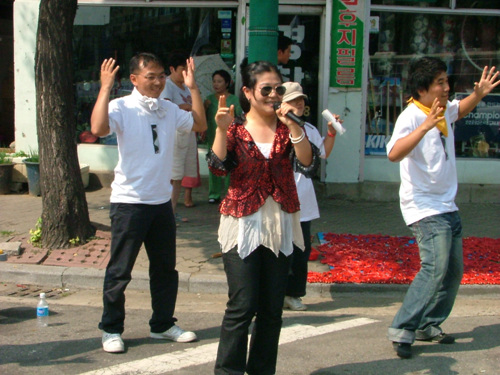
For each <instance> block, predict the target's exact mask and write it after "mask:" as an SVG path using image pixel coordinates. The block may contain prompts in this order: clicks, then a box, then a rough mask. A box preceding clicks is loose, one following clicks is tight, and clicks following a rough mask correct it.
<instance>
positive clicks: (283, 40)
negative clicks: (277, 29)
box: [278, 34, 293, 51]
mask: <svg viewBox="0 0 500 375" xmlns="http://www.w3.org/2000/svg"><path fill="white" fill-rule="evenodd" d="M292 44H293V40H291V39H290V38H289V37H287V36H284V35H283V34H279V35H278V50H279V51H286V50H287V48H288V46H290V45H292Z"/></svg>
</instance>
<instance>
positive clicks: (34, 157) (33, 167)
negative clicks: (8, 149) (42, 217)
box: [23, 150, 41, 196]
mask: <svg viewBox="0 0 500 375" xmlns="http://www.w3.org/2000/svg"><path fill="white" fill-rule="evenodd" d="M23 163H24V164H25V165H26V174H27V177H28V190H29V193H30V195H35V196H39V195H40V194H41V191H40V158H39V156H38V151H33V150H31V151H30V152H29V154H28V157H27V158H25V159H24V160H23Z"/></svg>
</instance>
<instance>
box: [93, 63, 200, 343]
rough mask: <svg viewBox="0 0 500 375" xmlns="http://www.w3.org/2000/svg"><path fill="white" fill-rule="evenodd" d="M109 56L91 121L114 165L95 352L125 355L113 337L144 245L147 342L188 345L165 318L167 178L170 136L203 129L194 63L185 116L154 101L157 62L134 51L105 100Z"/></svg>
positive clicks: (171, 248) (186, 336) (168, 304)
mask: <svg viewBox="0 0 500 375" xmlns="http://www.w3.org/2000/svg"><path fill="white" fill-rule="evenodd" d="M115 64H116V62H115V60H113V59H106V60H104V62H103V63H102V65H101V89H100V91H99V95H98V97H97V101H96V103H95V106H94V110H93V112H92V117H91V129H92V133H93V134H94V135H96V136H99V137H104V136H107V135H109V134H111V133H116V137H117V141H118V156H119V158H118V164H117V166H116V168H115V178H114V180H113V183H112V185H111V187H112V193H111V207H110V218H111V258H110V260H109V263H108V266H107V267H106V275H105V278H104V287H103V304H104V309H103V314H102V318H101V322H100V323H99V328H100V329H101V330H102V331H103V335H102V345H103V349H104V351H106V352H109V353H120V352H123V351H124V350H125V345H124V343H123V340H122V337H121V334H122V333H123V331H124V321H125V289H126V287H127V285H128V283H129V282H130V280H131V279H132V277H131V274H132V268H133V266H134V263H135V260H136V258H137V254H138V253H139V250H140V248H141V246H142V244H143V243H144V245H145V247H146V251H147V253H148V258H149V262H150V269H149V276H150V289H151V300H152V308H153V315H152V317H151V320H150V321H149V325H150V329H151V333H150V335H151V337H152V338H155V339H166V340H171V341H176V342H190V341H194V340H196V334H195V333H194V332H189V331H184V330H182V329H181V328H180V327H178V326H177V325H175V322H176V320H177V319H176V318H175V317H174V316H173V314H174V310H175V303H176V299H177V289H178V284H179V276H178V273H177V271H176V269H175V265H176V254H175V251H176V249H175V236H176V226H175V219H174V215H173V211H172V202H171V199H170V198H171V192H172V187H171V184H170V175H171V171H172V160H173V156H174V155H173V153H174V136H175V132H176V131H179V132H185V133H190V132H192V131H204V130H206V128H207V126H206V120H205V112H204V108H203V101H202V98H201V95H200V92H199V90H198V87H197V86H196V82H195V81H194V62H193V60H192V59H190V60H188V61H187V71H186V72H185V81H186V85H187V86H188V87H189V88H190V89H191V93H192V98H193V106H192V111H191V112H186V111H183V110H181V109H179V107H178V106H177V105H175V104H173V103H170V102H168V101H166V100H159V99H158V98H159V97H160V93H161V92H162V90H163V88H164V86H165V80H166V74H165V69H164V68H163V64H162V62H161V60H160V59H159V58H158V57H156V56H155V55H153V54H150V53H140V54H138V55H136V56H134V57H133V58H132V59H131V60H130V81H131V82H132V84H133V85H134V90H133V91H132V94H130V95H128V96H125V97H122V98H118V99H115V100H112V101H111V102H110V100H109V99H110V92H111V89H112V88H113V85H114V81H115V77H116V74H117V72H118V69H119V66H115Z"/></svg>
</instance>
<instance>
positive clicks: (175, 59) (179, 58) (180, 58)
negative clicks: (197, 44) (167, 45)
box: [168, 53, 188, 69]
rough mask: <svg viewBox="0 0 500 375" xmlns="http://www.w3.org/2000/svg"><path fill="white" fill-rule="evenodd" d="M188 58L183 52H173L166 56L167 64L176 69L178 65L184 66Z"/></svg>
mask: <svg viewBox="0 0 500 375" xmlns="http://www.w3.org/2000/svg"><path fill="white" fill-rule="evenodd" d="M187 58H188V55H187V54H183V53H173V54H171V55H170V56H169V58H168V66H169V67H171V66H173V67H174V69H177V68H178V67H179V66H186V60H187Z"/></svg>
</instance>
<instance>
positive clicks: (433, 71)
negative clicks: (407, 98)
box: [407, 56, 447, 100]
mask: <svg viewBox="0 0 500 375" xmlns="http://www.w3.org/2000/svg"><path fill="white" fill-rule="evenodd" d="M446 71H447V67H446V63H445V62H444V61H443V60H441V59H438V58H437V57H427V56H425V57H420V58H416V59H414V60H412V61H410V68H409V71H408V82H407V87H408V90H409V91H410V94H411V96H413V98H414V99H417V100H418V99H420V94H419V93H418V91H419V90H429V87H431V84H432V82H433V81H434V79H435V78H436V77H437V76H438V75H439V74H441V73H442V72H446Z"/></svg>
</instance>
